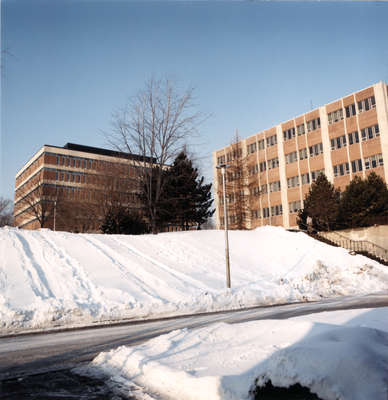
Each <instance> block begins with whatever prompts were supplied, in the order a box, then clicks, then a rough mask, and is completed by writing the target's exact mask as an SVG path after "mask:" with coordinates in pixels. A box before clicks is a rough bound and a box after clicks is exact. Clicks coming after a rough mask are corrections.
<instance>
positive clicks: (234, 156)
mask: <svg viewBox="0 0 388 400" xmlns="http://www.w3.org/2000/svg"><path fill="white" fill-rule="evenodd" d="M226 161H227V164H228V168H227V170H226V193H227V195H226V198H227V203H228V204H227V206H228V216H229V219H230V223H229V226H230V229H240V230H242V229H247V228H248V222H249V221H250V196H249V189H250V181H249V166H248V163H247V158H246V157H244V156H243V150H242V144H241V138H240V136H239V134H238V132H237V131H236V133H235V136H234V137H233V140H232V144H231V145H230V147H229V151H228V153H227V154H226ZM219 179H220V182H221V178H220V177H219ZM222 190H223V188H222V185H219V192H218V197H219V198H220V199H222V198H223V196H222Z"/></svg>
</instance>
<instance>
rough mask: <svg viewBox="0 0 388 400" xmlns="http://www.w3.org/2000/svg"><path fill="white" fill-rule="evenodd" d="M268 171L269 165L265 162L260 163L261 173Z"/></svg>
mask: <svg viewBox="0 0 388 400" xmlns="http://www.w3.org/2000/svg"><path fill="white" fill-rule="evenodd" d="M266 169H267V163H266V162H265V161H263V162H261V163H260V172H264V171H265V170H266Z"/></svg>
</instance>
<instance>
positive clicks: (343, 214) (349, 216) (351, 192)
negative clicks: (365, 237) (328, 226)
mask: <svg viewBox="0 0 388 400" xmlns="http://www.w3.org/2000/svg"><path fill="white" fill-rule="evenodd" d="M366 189H367V183H366V181H365V180H363V179H361V178H360V177H359V176H356V177H354V179H353V180H352V181H351V182H350V184H349V185H348V186H346V189H345V191H344V192H343V193H342V195H341V201H340V208H339V215H338V225H339V227H340V228H343V229H344V228H354V227H358V226H364V224H365V222H364V221H365V217H366V210H367V203H368V200H367V196H366V193H367V190H366Z"/></svg>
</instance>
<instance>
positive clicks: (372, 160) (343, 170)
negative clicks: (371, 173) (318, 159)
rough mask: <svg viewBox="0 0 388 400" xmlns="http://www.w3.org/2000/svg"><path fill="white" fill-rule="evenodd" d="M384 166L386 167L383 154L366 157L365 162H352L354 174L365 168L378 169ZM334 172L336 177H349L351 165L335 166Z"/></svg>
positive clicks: (346, 163)
mask: <svg viewBox="0 0 388 400" xmlns="http://www.w3.org/2000/svg"><path fill="white" fill-rule="evenodd" d="M382 165H384V160H383V156H382V154H375V155H373V156H370V157H366V158H364V162H362V160H361V159H359V160H353V161H352V162H351V167H352V172H353V173H355V172H359V171H362V170H363V169H364V168H365V169H366V170H367V169H371V168H377V167H379V166H382ZM333 171H334V176H343V175H348V174H349V173H350V165H349V163H348V162H345V163H342V164H338V165H334V167H333Z"/></svg>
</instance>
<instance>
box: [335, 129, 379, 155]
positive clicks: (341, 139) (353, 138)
mask: <svg viewBox="0 0 388 400" xmlns="http://www.w3.org/2000/svg"><path fill="white" fill-rule="evenodd" d="M378 136H380V128H379V125H378V124H376V125H373V126H369V127H368V128H364V129H361V139H362V140H363V141H365V140H369V139H373V138H375V137H378ZM348 140H349V145H352V144H355V143H359V142H360V135H359V133H358V132H357V131H355V132H351V133H349V134H348ZM330 145H331V149H332V150H337V149H340V148H341V147H345V146H347V139H346V135H342V136H338V137H336V138H334V139H331V140H330Z"/></svg>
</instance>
